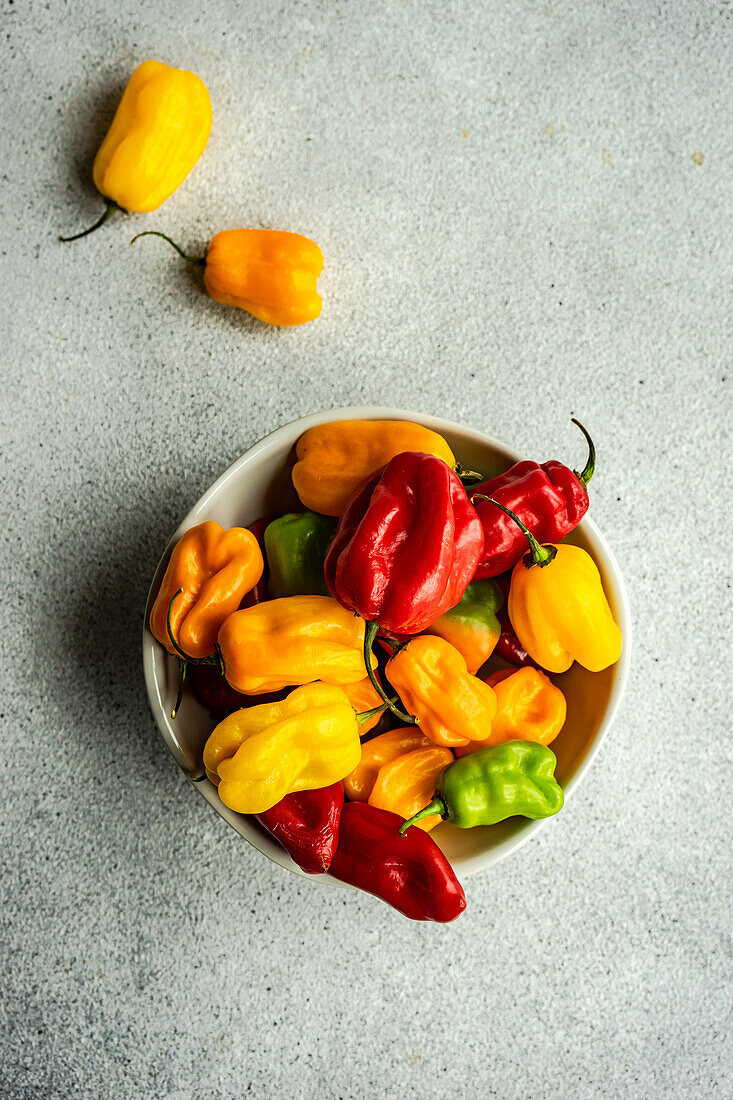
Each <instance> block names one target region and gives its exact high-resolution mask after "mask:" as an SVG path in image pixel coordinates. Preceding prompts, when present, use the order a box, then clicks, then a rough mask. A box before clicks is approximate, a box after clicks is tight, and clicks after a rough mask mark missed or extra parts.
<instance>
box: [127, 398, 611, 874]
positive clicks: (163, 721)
mask: <svg viewBox="0 0 733 1100" xmlns="http://www.w3.org/2000/svg"><path fill="white" fill-rule="evenodd" d="M332 420H409V421H411V422H412V423H417V424H421V425H423V426H424V427H427V428H431V429H432V430H433V431H436V432H439V433H442V432H445V431H448V432H453V433H459V434H460V433H462V434H464V435H466V436H468V437H470V438H471V439H472V441H473V442H474V443H476V444H478V445H480V446H489V447H492V448H494V449H495V450H498V451H501V452H503V453H504V454H506V455H507V457H508V458H509V460H510V462H511V463H514V462H519V461H522V460H524V459H525V458H526V456H525V455H522V454H521V453H520V452H518V451H516V450H515V449H514V448H513V447H509V446H508V445H507V444H506V443H504V441H503V440H501V439H497V438H495V437H494V436H490V435H487V434H486V433H485V432H482V431H479V430H478V429H477V428H471V427H468V426H467V425H465V424H460V423H459V422H458V421H455V420H448V419H447V418H445V417H437V416H430V415H428V414H424V413H421V412H416V411H414V410H406V409H394V408H391V407H389V406H381V405H359V406H344V407H342V408H336V409H322V410H320V411H318V412H314V413H309V414H308V415H307V416H302V417H296V418H295V419H293V420H289V421H287V422H286V423H285V424H281V425H280V427H279V428H275V430H274V431H272V432H269V433H268V434H267V435H264V436H262V437H261V438H260V439H258V440H257V441H256V442H255V443H253V445H252V446H251V447H249V448H248V449H247V450H246V451H244V452H243V454H241V455H240V456H239V457H238V458H236V459H235V460H234V461H233V462H232V463H231V464H230V465H229V466H228V467H227V468H226V469H225V470H224V472H223V473H222V474H221V475H220V476H219V477H218V478H217V479H216V481H214V482H213V484H212V485H210V486H209V488H208V489H207V490H206V491H205V492H204V493H203V495H202V496H201V497H199V499H198V500H197V501H196V503H195V504H194V505H193V507H192V508H191V509H190V510H189V511H188V513H187V514H186V516H185V517H184V518H183V520H181V522H180V523H179V525H178V527H177V528H176V530H175V531H174V533H173V534H172V536H171V538H170V539H169V541H168V543H167V545H166V547H165V549H164V551H163V553H162V555H161V557H160V560H159V562H158V565H157V566H156V569H155V572H154V574H153V577H152V580H151V584H150V588H149V591H148V597H147V601H146V607H145V618H144V622H143V636H142V657H143V671H144V676H145V687H146V692H147V696H148V704H149V706H150V709H151V712H152V716H153V719H154V721H155V724H156V726H157V727H158V730H159V732H160V734H161V736H162V738H163V741H164V742H165V744H166V747H167V748H168V750H169V752H170V753H171V755H172V756H173V759H174V760H175V761H176V763H177V764H178V766H179V767H180V768H181V770H182V771H183V772H184V774H185V775H186V776H187V777H188V778H189V779H194V777H193V776H191V774H190V772H189V771H188V769H187V767H186V765H185V762H184V757H183V751H182V749H181V748H180V746H179V744H178V742H177V739H176V736H175V732H174V729H173V727H172V725H171V722H170V718H169V715H168V713H167V710H166V709H165V708H164V707H163V705H162V700H161V693H160V690H159V684H158V680H157V677H156V674H155V659H154V658H155V653H156V651H157V650H156V647H157V646H158V643H157V642H156V641H155V639H154V638H153V636H152V634H151V633H150V629H149V627H148V620H149V615H150V609H151V607H152V602H153V600H154V597H155V593H154V588H155V586H156V579H157V577H158V573H159V571H160V569H161V566H162V563H163V562H164V561H165V560H166V558H167V556H168V555H169V553H170V551H171V549H172V548H173V546H174V545H175V543H176V542H177V541H178V539H179V538H180V537H181V535H182V534H183V533H184V532H185V531H187V530H188V528H189V527H191V526H193V525H194V523H195V522H197V521H198V520H199V518H200V516H201V513H202V512H204V511H205V509H206V508H207V507H208V505H209V503H210V502H211V500H212V499H213V498H214V497H216V496H217V495H218V494H219V493H220V491H221V490H222V489H223V488H224V487H225V486H226V485H227V484H228V483H229V482H230V481H231V480H232V479H234V478H235V477H236V476H237V475H238V474H239V472H240V470H241V469H242V467H244V466H247V465H249V464H250V463H251V462H253V461H255V460H256V459H258V458H261V457H262V456H263V455H266V454H267V452H268V451H270V450H273V449H276V448H278V447H280V446H281V445H282V443H283V442H285V441H290V444H291V446H294V444H295V442H296V441H297V439H298V438H299V436H301V435H302V434H303V433H304V432H306V431H308V430H309V428H313V427H316V426H317V425H319V424H325V423H329V422H330V421H332ZM296 429H297V431H296ZM578 527H579V528H580V529H581V530H582V531H583V532H586V533H588V534H590V536H591V537H592V539H593V541H594V542H595V543H596V545H598V546H599V547H600V549H601V551H602V553H603V555H604V559H605V560H604V563H603V564H604V569H605V571H606V573H607V574H608V577H609V579H610V580H611V582H612V584H613V587H614V590H615V596H616V602H617V609H616V610H617V613H618V620H619V627H620V630H621V636H622V639H623V645H622V651H621V656H620V658H619V660H618V662H617V663H616V667H615V677H614V682H613V685H612V688H611V693H610V697H609V700H608V704H607V706H606V710H605V712H604V715H603V719H602V721H601V724H600V726H599V728H598V730H597V731H596V734H595V737H594V739H593V741H592V742H590V743H589V745H588V748H587V751H586V753H585V755H584V757H583V759H582V761H581V762H580V764H579V765H578V766H577V768H576V770H575V772H574V774H573V775H572V776H571V777H570V778H569V779H568V781H567V783H566V784H565V786H564V788H563V792H564V795H565V801H566V802H567V799H568V798H569V796H570V795H572V793H573V791H575V790H576V788H577V787H578V785H579V784H580V782H581V781H582V780H583V778H584V777H585V776H586V775H587V773H588V770H589V769H590V767H591V765H592V763H593V761H594V760H595V758H596V756H597V754H598V752H599V750H600V748H601V745H602V744H603V742H604V740H605V739H606V737H607V735H608V732H609V730H610V728H611V726H612V725H613V722H614V720H615V718H616V715H617V713H618V710H619V707H620V705H621V700H622V699H623V696H624V692H625V689H626V684H627V681H628V677H629V668H630V662H631V609H630V604H629V597H628V592H627V589H626V585H625V583H624V579H623V575H622V573H621V569H620V567H619V564H618V561H617V559H616V556H615V555H614V553H613V551H612V550H611V548H610V546H609V545H608V542H607V541H606V539H605V537H604V535H603V534H602V533H601V531H600V529H599V528H598V526H597V525H596V523H595V521H594V520H592V519H591V518H590V516H588V515H587V514H586V515H585V516H584V517H583V519H582V520H581V521H580V524H579V525H578ZM192 785H193V786H194V787H196V788H197V789H198V791H199V793H200V794H202V795H203V796H204V798H205V799H206V801H207V802H209V804H210V805H211V806H212V807H213V808H214V809H215V810H216V811H217V813H219V815H220V816H221V817H223V818H224V820H225V821H227V822H228V824H229V825H231V826H232V828H234V829H235V831H236V832H237V833H238V834H239V835H240V836H242V837H243V838H244V839H245V840H247V841H248V842H249V843H250V844H252V846H253V847H255V848H258V849H259V851H260V852H261V853H262V854H263V855H265V856H267V857H268V858H270V859H271V860H272V861H273V862H275V863H278V864H279V865H280V866H281V867H284V868H286V869H287V870H290V871H294V872H295V873H296V874H298V875H301V876H302V877H304V878H308V879H310V880H311V881H317V882H320V883H323V884H324V885H325V884H329V885H334V886H342V885H343V884H342V883H339V882H337V880H335V879H333V878H332V877H331V876H330V875H307V874H306V873H305V872H304V871H301V869H300V868H299V867H297V866H296V864H295V863H293V861H292V860H291V859H290V856H289V855H288V854H287V853H286V852H285V851H284V850H281V849H280V848H279V846H277V848H276V850H272V849H268V848H265V847H262V846H260V845H259V844H257V843H256V842H255V841H254V840H253V839H252V837H251V836H250V835H248V834H246V833H244V832H243V831H242V829H241V828H240V823H241V817H242V815H240V814H236V813H235V812H234V811H232V810H229V808H228V807H226V806H224V805H223V803H222V802H221V800H220V799H219V797H218V795H217V793H216V788H215V787H214V785H213V784H211V783H210V782H209V781H208V780H206V781H204V782H193V784H192ZM209 788H210V789H209ZM550 820H552V819H551V818H543V819H540V820H539V821H530V820H527V821H526V823H524V825H523V827H522V828H521V829H519V830H518V831H517V832H516V833H514V834H512V835H511V836H510V837H508V838H507V839H506V840H504V841H503V842H502V843H501V844H500V845H499V846H497V847H494V848H491V849H488V850H487V851H485V852H479V853H477V854H475V855H472V856H469V857H467V858H465V859H463V860H461V861H460V863H459V864H458V866H457V867H455V868H454V870H455V871H456V874H457V875H458V876H459V878H468V877H470V876H471V875H474V874H477V873H478V872H479V871H482V870H485V869H486V868H488V867H490V866H493V865H494V864H496V863H499V862H500V861H501V860H503V859H506V858H507V856H509V855H510V854H511V853H512V852H516V851H517V850H518V849H519V848H521V847H523V845H525V844H527V843H528V841H529V840H531V838H532V837H534V836H536V834H537V833H538V832H539V830H540V829H541V828H543V827H544V826H545V825H547V823H548V822H549V821H550ZM264 839H265V837H264V835H263V840H264ZM267 839H268V840H271V838H267Z"/></svg>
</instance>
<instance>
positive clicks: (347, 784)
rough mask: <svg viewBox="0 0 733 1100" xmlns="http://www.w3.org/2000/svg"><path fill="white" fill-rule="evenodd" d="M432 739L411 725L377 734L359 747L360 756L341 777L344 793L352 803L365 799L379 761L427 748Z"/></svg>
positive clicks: (377, 769)
mask: <svg viewBox="0 0 733 1100" xmlns="http://www.w3.org/2000/svg"><path fill="white" fill-rule="evenodd" d="M431 746H432V742H431V741H430V740H429V739H428V738H427V737H425V736H424V735H423V734H422V733H420V731H419V730H418V729H417V728H416V727H415V726H405V727H403V728H400V729H397V730H389V731H388V732H387V733H380V734H379V736H378V737H373V738H372V740H371V741H367V742H366V743H365V744H363V745H362V746H361V759H360V760H359V763H358V764H357V765H356V767H355V768H354V770H353V771H352V772H351V773H350V775H347V776H346V779H345V780H344V789H345V791H346V795H347V797H348V798H350V799H351V801H352V802H366V801H367V799H368V798H369V795H370V794H371V791H372V787H373V786H374V783H375V781H376V778H377V775H378V773H379V769H380V768H381V767H382V765H383V764H386V763H388V762H389V761H391V760H396V759H397V758H398V757H399V756H404V754H405V753H407V752H412V750H413V749H427V748H431Z"/></svg>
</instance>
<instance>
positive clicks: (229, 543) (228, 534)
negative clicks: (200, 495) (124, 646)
mask: <svg viewBox="0 0 733 1100" xmlns="http://www.w3.org/2000/svg"><path fill="white" fill-rule="evenodd" d="M263 569H264V562H263V560H262V551H261V550H260V547H259V544H258V542H257V539H256V538H255V536H254V535H253V534H252V532H251V531H248V530H247V529H246V528H244V527H230V528H229V530H228V531H225V530H224V529H223V528H222V527H221V525H220V524H218V523H214V522H213V520H207V521H206V522H205V523H200V524H199V525H198V526H197V527H192V528H191V529H190V530H189V531H186V533H185V534H184V535H183V536H182V537H181V538H180V539H179V541H178V542H177V543H176V545H175V547H174V548H173V553H172V554H171V558H170V561H169V562H168V567H167V569H166V571H165V575H164V576H163V581H162V583H161V586H160V591H159V592H158V595H157V597H156V600H155V603H154V604H153V609H152V611H151V612H150V630H151V632H152V634H153V637H154V638H156V639H157V640H158V641H159V642H160V644H161V645H163V646H165V648H166V649H167V650H168V652H169V653H173V654H175V653H176V649H175V646H174V645H173V643H172V642H171V640H170V635H169V633H168V611H169V609H170V624H171V630H172V632H173V637H174V638H175V640H176V642H177V643H178V645H179V646H180V648H181V649H182V650H183V652H184V653H186V654H187V655H188V656H189V657H208V656H209V655H210V654H212V653H213V652H214V643H215V642H216V639H217V635H218V633H219V630H220V629H221V626H222V624H223V623H224V620H225V619H227V618H228V617H229V616H230V615H231V614H232V612H233V611H236V610H237V608H238V607H239V605H240V603H241V602H242V599H243V598H244V597H245V596H246V595H247V593H248V592H249V591H251V589H252V588H254V586H255V585H256V584H257V581H258V580H259V579H260V577H261V576H262V570H263ZM181 589H182V590H183V591H182V592H181V593H180V595H178V596H177V593H178V592H179V591H180V590H181ZM176 597H177V598H176ZM171 600H173V605H172V607H171Z"/></svg>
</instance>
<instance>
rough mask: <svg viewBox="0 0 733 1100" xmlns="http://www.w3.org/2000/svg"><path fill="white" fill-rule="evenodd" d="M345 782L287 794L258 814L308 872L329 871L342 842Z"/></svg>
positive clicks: (262, 822) (259, 819)
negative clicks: (340, 833)
mask: <svg viewBox="0 0 733 1100" xmlns="http://www.w3.org/2000/svg"><path fill="white" fill-rule="evenodd" d="M343 808H344V785H343V783H332V784H331V786H330V787H322V788H321V789H320V790H317V791H297V792H296V793H295V794H288V795H286V796H285V798H283V799H282V801H281V802H278V803H277V805H276V806H273V807H272V809H271V810H267V811H266V812H265V813H263V814H257V820H258V821H259V823H260V825H262V826H263V828H265V829H267V831H268V833H271V834H272V836H274V837H275V840H277V841H278V843H279V844H281V845H282V847H283V848H284V849H285V851H286V852H287V853H288V855H289V856H290V858H291V859H292V860H293V862H294V863H297V864H298V866H299V867H300V869H301V870H302V871H305V872H306V873H307V874H309V875H322V874H324V873H325V872H326V871H328V869H329V867H330V866H331V861H332V860H333V857H334V855H335V853H336V848H337V846H338V842H339V824H340V822H341V812H342V810H343Z"/></svg>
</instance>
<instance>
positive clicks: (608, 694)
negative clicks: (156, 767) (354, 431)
mask: <svg viewBox="0 0 733 1100" xmlns="http://www.w3.org/2000/svg"><path fill="white" fill-rule="evenodd" d="M376 419H378V420H390V419H391V420H411V421H415V422H417V423H420V424H424V425H425V426H426V427H428V428H433V429H434V430H435V431H437V432H440V434H441V435H442V436H444V437H445V438H446V439H447V441H448V443H449V444H450V446H451V448H452V449H453V451H454V453H455V455H456V457H457V458H458V460H459V461H460V462H461V464H462V465H463V466H464V467H465V468H466V469H471V470H479V471H480V472H481V473H484V474H486V476H494V475H495V474H498V473H501V472H502V471H503V470H505V469H507V467H508V466H510V465H511V464H512V463H514V462H516V461H518V460H519V459H520V458H522V457H523V456H521V455H519V454H517V453H516V451H513V450H511V448H509V447H507V446H505V445H504V444H503V443H500V442H499V441H498V440H496V439H491V438H490V437H489V436H486V435H483V434H482V433H481V432H477V431H474V430H473V429H471V428H465V427H463V426H462V425H460V424H454V423H453V422H452V421H450V420H442V419H440V418H438V417H435V416H421V415H418V414H416V413H412V412H402V411H401V410H399V409H383V408H353V409H329V410H326V411H325V412H318V413H313V415H312V416H305V417H303V418H302V419H300V420H295V421H293V423H291V424H286V425H284V427H282V428H278V429H277V431H274V432H272V433H271V435H268V436H266V438H265V439H262V440H260V442H259V443H256V444H255V445H254V447H251V448H250V449H249V450H248V451H247V452H246V454H243V455H242V457H241V458H238V459H237V461H236V462H235V463H234V464H233V465H232V466H230V467H229V469H228V470H227V471H226V473H224V474H222V476H221V477H220V478H219V480H218V481H217V482H215V484H214V485H212V486H211V488H210V489H209V490H208V492H206V493H204V495H203V496H202V497H201V500H199V502H198V504H196V505H195V507H194V508H193V509H192V510H191V511H190V512H189V513H188V515H187V516H186V518H185V519H184V520H183V522H182V523H181V525H180V527H179V528H178V530H177V531H176V532H175V533H174V534H173V537H172V538H171V541H170V544H169V545H168V547H167V549H166V551H165V553H164V554H163V556H162V558H161V560H160V564H159V565H158V568H157V570H156V573H155V576H154V578H153V582H152V585H151V587H150V594H149V596H148V604H147V607H146V611H145V627H144V630H143V665H144V669H145V683H146V686H147V691H148V698H149V700H150V707H151V709H152V712H153V717H154V718H155V721H156V722H157V724H158V728H159V729H160V732H161V733H162V735H163V740H164V741H165V743H166V745H167V746H168V748H169V749H170V751H171V753H172V754H173V757H174V758H175V760H176V762H177V763H178V765H179V766H180V767H181V768H182V769H183V770H184V771H185V772H186V774H187V775H188V776H189V777H193V776H198V775H200V774H201V771H202V767H201V753H202V749H203V746H204V743H205V741H206V738H207V737H208V735H209V733H210V732H211V728H212V721H211V716H210V715H209V713H208V712H207V711H206V710H205V709H204V708H203V707H201V706H199V705H198V703H197V702H196V700H195V699H194V698H193V697H192V696H191V695H188V694H187V695H186V696H185V698H184V703H183V706H182V707H181V711H180V714H179V716H178V717H177V718H176V719H175V721H171V719H170V711H171V707H172V705H173V702H174V700H175V695H176V687H177V676H178V666H177V662H176V660H174V658H172V657H170V656H169V655H168V654H167V653H166V652H165V650H164V649H163V647H162V646H160V645H159V644H158V643H157V642H156V641H155V639H154V638H153V636H152V634H151V633H150V631H149V630H148V627H147V623H148V619H149V616H150V609H151V607H152V604H153V600H154V598H155V595H156V593H157V591H158V588H159V586H160V582H161V579H162V577H163V572H164V570H165V566H166V565H167V562H168V557H169V555H170V552H171V550H172V548H173V546H174V544H175V543H176V542H177V541H178V539H179V538H180V537H181V535H182V534H183V532H184V531H186V530H188V528H189V527H192V526H194V524H197V523H202V522H203V521H204V520H209V519H212V520H216V521H217V522H219V523H221V524H222V526H223V527H232V526H235V525H236V526H246V525H247V524H249V523H252V522H253V521H254V520H255V519H257V518H258V517H259V516H261V515H267V514H270V513H277V512H286V511H289V510H293V511H298V510H302V505H301V504H300V502H299V501H298V498H297V497H296V495H295V492H294V490H293V487H292V483H291V480H290V470H291V468H292V464H293V462H294V448H295V444H296V442H297V440H298V438H299V437H300V436H301V435H302V434H303V432H305V431H307V430H308V428H312V427H313V426H314V425H316V424H323V423H327V422H328V421H331V420H376ZM591 492H592V490H591ZM568 541H570V542H574V543H576V544H577V545H578V546H582V547H584V548H585V549H586V550H588V551H589V552H590V553H591V554H592V556H593V558H594V559H595V561H596V563H597V565H598V568H599V569H600V572H601V577H602V578H603V586H604V588H605V590H606V595H607V596H608V599H609V601H610V604H611V607H612V609H613V612H614V614H615V616H616V619H617V621H618V623H619V626H620V627H621V632H622V635H623V639H624V645H623V652H622V654H621V659H620V660H619V661H618V663H617V664H615V665H614V666H613V667H612V668H608V669H606V670H605V671H604V672H600V673H590V672H587V671H586V670H585V669H583V668H581V667H580V666H579V665H578V664H574V665H573V666H572V668H571V669H570V671H569V672H566V673H564V674H563V675H562V676H557V677H554V679H555V681H556V682H557V683H558V684H559V685H560V687H562V690H563V691H564V693H565V696H566V698H567V702H568V716H567V721H566V723H565V726H564V728H563V730H562V732H561V733H560V735H559V737H557V739H556V740H555V741H554V742H553V743H552V749H553V751H554V752H555V754H556V756H557V769H556V774H557V778H558V781H559V782H560V784H561V786H562V788H563V790H564V791H565V797H566V798H567V797H568V796H569V795H570V794H572V792H573V790H574V789H575V787H576V785H577V784H578V783H579V782H580V780H581V778H582V777H583V776H584V775H585V773H586V771H587V770H588V767H589V766H590V763H591V761H592V759H593V757H594V756H595V754H596V752H597V751H598V748H599V747H600V744H601V741H602V740H603V738H604V737H605V735H606V733H607V732H608V729H609V727H610V725H611V722H612V721H613V717H614V715H615V713H616V710H617V709H618V706H619V703H620V701H621V697H622V695H623V691H624V687H625V684H626V679H627V676H628V669H629V653H630V641H631V621H630V615H629V603H628V597H627V595H626V590H625V588H624V583H623V579H622V577H621V574H620V572H619V568H618V564H617V562H616V559H615V558H614V556H613V554H612V553H611V551H610V549H609V547H608V545H607V543H606V541H605V539H604V538H603V536H602V535H601V533H600V531H599V530H598V528H597V527H596V525H595V524H594V523H593V521H592V520H591V519H588V518H587V517H586V518H585V519H584V520H583V521H582V522H581V523H580V524H579V526H578V527H577V529H576V530H575V531H574V532H573V534H572V535H571V536H570V539H569V540H568ZM194 786H195V787H196V789H197V790H198V791H199V793H200V794H202V795H203V796H204V798H205V799H206V800H207V801H208V802H210V803H211V805H212V806H213V807H214V809H215V810H217V812H218V813H220V814H221V816H222V817H223V818H224V819H225V820H226V821H228V822H229V824H230V825H231V826H232V827H233V828H234V829H236V830H237V832H238V833H240V834H241V835H242V836H243V837H245V838H246V839H247V840H248V841H249V842H250V844H253V845H254V847H255V848H258V849H259V850H260V851H261V852H263V853H264V854H265V855H266V856H269V858H270V859H272V860H274V862H275V863H279V864H280V866H281V867H287V868H288V869H289V870H291V871H295V872H296V873H298V874H303V872H302V871H300V870H299V868H297V867H296V866H295V864H294V863H293V861H292V860H291V859H290V857H289V856H288V855H287V854H286V853H285V852H284V851H283V850H282V848H280V846H279V845H278V844H277V843H276V842H275V841H274V840H273V839H272V837H271V836H269V835H268V834H267V833H265V832H264V831H263V830H261V829H260V828H259V827H258V826H257V824H256V823H255V822H254V821H252V820H251V819H250V818H248V817H245V816H243V815H242V814H238V813H235V812H234V811H233V810H230V809H228V808H227V807H226V806H225V805H224V804H223V803H222V801H221V799H220V798H219V795H218V793H217V789H216V787H215V786H214V785H213V784H212V783H210V782H209V781H208V779H206V780H202V781H201V782H198V783H195V784H194ZM548 820H553V821H554V822H555V825H554V827H555V828H562V813H561V814H560V815H559V817H557V818H553V819H548ZM546 823H547V822H546V821H528V820H526V819H525V818H513V819H511V820H509V821H505V822H502V823H501V824H500V825H494V826H492V827H491V828H476V829H465V830H462V829H455V828H453V827H452V826H450V825H448V824H446V823H444V824H442V825H439V826H438V827H437V828H436V829H434V830H433V831H432V833H431V836H433V837H434V838H435V840H436V841H437V842H438V844H439V845H440V847H441V848H442V849H443V851H444V852H445V854H446V855H447V857H448V858H449V860H450V861H451V863H452V864H453V867H454V869H455V871H456V873H457V875H458V876H459V878H465V877H466V876H467V875H473V874H475V873H476V872H477V871H482V870H484V869H485V868H486V867H490V866H491V865H492V863H496V862H497V861H498V860H500V859H503V858H504V857H505V856H507V855H509V853H510V852H513V851H515V850H516V849H517V848H519V847H520V845H522V844H524V843H525V842H526V841H527V840H529V838H530V837H531V836H533V835H534V833H536V832H537V830H538V829H539V828H541V827H542V826H543V825H545V824H546ZM304 877H307V878H309V879H310V880H311V881H317V882H323V883H327V884H329V885H336V886H339V885H341V884H340V883H337V882H336V881H335V880H334V879H331V878H330V877H328V876H327V875H317V876H312V875H307V876H304Z"/></svg>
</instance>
